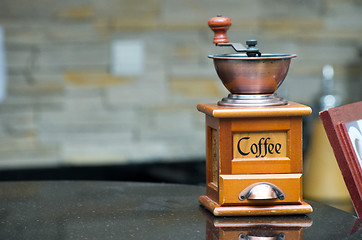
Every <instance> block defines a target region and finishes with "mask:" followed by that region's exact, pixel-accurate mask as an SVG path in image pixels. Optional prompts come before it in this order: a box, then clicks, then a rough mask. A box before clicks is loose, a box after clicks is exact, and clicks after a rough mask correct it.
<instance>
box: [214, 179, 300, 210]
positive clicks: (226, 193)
mask: <svg viewBox="0 0 362 240" xmlns="http://www.w3.org/2000/svg"><path fill="white" fill-rule="evenodd" d="M219 183H220V184H219V204H220V205H271V204H291V203H301V202H302V174H234V175H220V181H219ZM269 190H271V193H272V196H270V195H267V196H265V193H267V192H268V191H269ZM243 198H244V199H243Z"/></svg>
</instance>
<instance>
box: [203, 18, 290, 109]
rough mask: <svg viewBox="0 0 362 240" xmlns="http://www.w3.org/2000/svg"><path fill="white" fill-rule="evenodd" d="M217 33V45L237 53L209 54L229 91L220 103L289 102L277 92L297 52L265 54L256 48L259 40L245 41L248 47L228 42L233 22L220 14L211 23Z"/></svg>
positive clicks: (262, 103)
mask: <svg viewBox="0 0 362 240" xmlns="http://www.w3.org/2000/svg"><path fill="white" fill-rule="evenodd" d="M208 24H209V26H210V28H211V29H212V30H213V31H214V33H215V36H214V40H213V43H215V44H216V46H229V47H232V48H233V49H234V50H235V51H236V53H232V54H216V55H209V56H208V57H209V58H212V59H213V60H214V66H215V69H216V72H217V74H218V76H219V78H220V80H221V81H222V83H223V84H224V86H225V87H226V88H227V89H228V90H229V91H230V94H229V96H228V97H227V98H223V99H222V100H221V101H220V102H218V105H221V106H231V107H240V106H243V107H244V106H252V107H255V106H278V105H285V104H287V101H286V100H284V99H282V98H279V97H278V96H277V95H276V94H275V91H276V90H277V89H278V87H279V86H280V85H281V84H282V83H283V81H284V79H285V77H286V75H287V73H288V70H289V64H290V60H291V59H292V58H294V57H296V55H289V54H264V53H263V54H262V53H260V51H259V50H258V49H257V48H256V44H257V41H256V40H248V41H246V45H247V46H248V47H247V48H245V47H244V46H243V45H242V44H241V43H229V40H228V38H227V36H226V31H227V30H228V28H229V27H230V25H231V19H230V18H227V17H222V16H220V15H218V16H217V17H214V18H211V19H210V20H209V22H208Z"/></svg>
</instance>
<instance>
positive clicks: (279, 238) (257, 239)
mask: <svg viewBox="0 0 362 240" xmlns="http://www.w3.org/2000/svg"><path fill="white" fill-rule="evenodd" d="M284 237H285V234H284V233H279V234H278V235H276V236H273V237H263V236H251V235H245V234H244V233H241V234H239V240H283V239H284Z"/></svg>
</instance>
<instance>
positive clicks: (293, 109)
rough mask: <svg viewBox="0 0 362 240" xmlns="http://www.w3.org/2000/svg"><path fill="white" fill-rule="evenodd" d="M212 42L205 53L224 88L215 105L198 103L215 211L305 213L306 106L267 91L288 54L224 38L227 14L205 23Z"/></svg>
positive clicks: (207, 203) (205, 200)
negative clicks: (225, 50)
mask: <svg viewBox="0 0 362 240" xmlns="http://www.w3.org/2000/svg"><path fill="white" fill-rule="evenodd" d="M208 24H209V26H210V28H211V29H212V30H213V31H214V33H215V36H214V39H213V43H215V44H216V46H217V47H231V48H233V49H234V51H235V53H231V54H216V55H210V56H208V57H209V58H210V59H213V62H214V66H215V69H216V72H217V74H218V76H219V78H220V80H221V81H222V83H223V84H224V86H225V87H226V88H227V89H228V90H229V91H230V94H229V95H228V96H227V97H225V98H223V99H221V100H220V101H219V102H218V103H207V104H198V105H197V109H198V110H199V111H200V112H202V113H204V114H205V122H206V176H207V179H206V195H204V196H201V197H200V198H199V202H200V203H201V205H203V206H204V207H205V208H206V209H208V210H209V211H210V212H211V213H212V214H213V215H215V216H249V215H285V214H306V213H310V212H312V207H311V206H310V205H309V204H307V203H306V202H304V201H303V193H302V164H303V161H302V117H303V116H307V115H310V114H311V108H310V107H308V106H305V105H302V104H299V103H295V102H291V101H287V100H285V99H283V98H281V97H278V96H277V95H276V94H275V91H276V90H277V88H278V87H279V86H280V85H281V83H282V82H283V81H284V78H285V77H286V75H287V73H288V69H289V65H290V61H291V59H292V58H294V57H296V55H289V54H265V53H261V52H260V51H259V49H258V48H257V47H256V45H257V41H256V40H248V41H246V45H247V47H244V46H243V44H241V43H229V40H228V38H227V35H226V31H227V30H228V29H229V27H230V25H231V19H230V18H227V17H222V16H219V15H218V16H217V17H214V18H211V19H210V20H209V21H208Z"/></svg>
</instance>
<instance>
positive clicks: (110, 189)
mask: <svg viewBox="0 0 362 240" xmlns="http://www.w3.org/2000/svg"><path fill="white" fill-rule="evenodd" d="M204 192H205V188H204V187H201V186H190V185H176V184H156V183H131V182H110V181H109V182H107V181H103V182H102V181H38V182H0V238H1V239H188V240H192V239H215V238H216V239H217V238H218V237H219V238H220V239H223V238H222V237H225V236H226V235H225V233H227V232H228V231H230V230H232V231H233V232H235V231H236V232H237V231H241V232H250V231H251V230H252V231H253V232H254V234H255V232H259V233H260V234H262V233H263V232H264V233H265V232H266V233H267V234H269V233H270V231H269V230H272V231H275V230H278V231H281V232H283V231H288V229H289V228H290V229H292V230H293V229H294V230H295V229H297V231H299V232H302V235H303V239H362V231H361V229H360V230H357V232H355V233H354V234H352V235H351V232H352V231H355V230H352V229H353V226H354V225H355V224H356V217H355V216H353V215H352V214H349V213H346V212H343V211H340V210H338V209H335V208H332V207H329V206H326V205H323V204H319V203H314V202H309V203H311V205H312V206H313V208H314V212H313V213H311V214H308V215H301V216H275V217H240V218H220V217H219V218H215V217H213V216H212V215H211V214H209V213H208V212H207V211H206V210H204V209H203V208H202V207H201V206H200V205H199V203H198V197H199V196H200V195H203V194H204ZM252 223H254V225H253V224H252ZM255 223H257V226H256V225H255ZM264 223H265V224H264ZM263 224H264V225H265V226H263ZM267 225H268V226H267ZM250 229H251V230H250ZM236 236H238V235H236ZM240 236H241V235H240ZM240 236H239V239H240ZM287 236H288V235H285V238H284V239H288V238H287ZM229 239H230V238H229ZM236 239H238V238H236Z"/></svg>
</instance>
